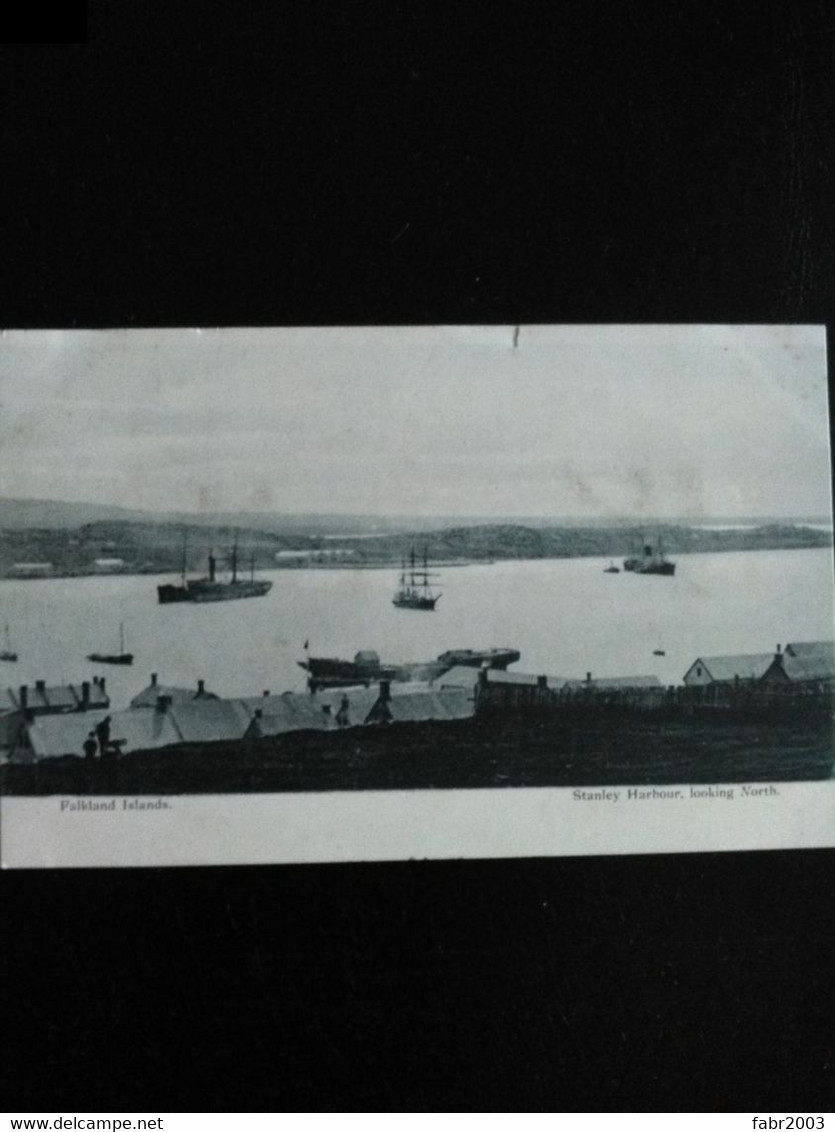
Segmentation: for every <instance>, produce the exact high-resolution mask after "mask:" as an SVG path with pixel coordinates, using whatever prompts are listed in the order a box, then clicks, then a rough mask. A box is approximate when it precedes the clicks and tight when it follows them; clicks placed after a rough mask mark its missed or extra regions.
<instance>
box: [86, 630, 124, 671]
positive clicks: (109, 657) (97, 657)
mask: <svg viewBox="0 0 835 1132" xmlns="http://www.w3.org/2000/svg"><path fill="white" fill-rule="evenodd" d="M87 659H88V660H93V661H95V662H96V664H133V653H132V652H125V626H124V623H122V624H120V625H119V651H118V652H91V653H88V654H87Z"/></svg>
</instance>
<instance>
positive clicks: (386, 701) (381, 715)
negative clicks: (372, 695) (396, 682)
mask: <svg viewBox="0 0 835 1132" xmlns="http://www.w3.org/2000/svg"><path fill="white" fill-rule="evenodd" d="M474 714H475V705H474V703H473V697H472V696H471V695H470V694H469V692H468V691H467V689H465V688H445V689H443V690H439V691H426V692H415V693H413V694H412V695H409V696H392V695H391V694H390V692H389V687H388V681H386V680H383V681H381V682H380V692H379V695H378V697H377V701H376V703H375V704H374V706H373V707H372V708H371V711H370V712H369V713H368V716H367V717H366V720H365V722H366V723H420V722H426V721H429V720H450V719H471V718H472V716H473V715H474Z"/></svg>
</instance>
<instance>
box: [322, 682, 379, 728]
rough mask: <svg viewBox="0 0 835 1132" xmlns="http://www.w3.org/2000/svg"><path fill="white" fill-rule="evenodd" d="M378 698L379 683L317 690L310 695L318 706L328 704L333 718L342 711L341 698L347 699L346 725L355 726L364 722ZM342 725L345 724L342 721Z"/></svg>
mask: <svg viewBox="0 0 835 1132" xmlns="http://www.w3.org/2000/svg"><path fill="white" fill-rule="evenodd" d="M379 698H380V686H379V684H372V686H371V687H370V688H332V689H329V690H328V691H326V692H317V693H316V695H315V696H311V697H310V699H311V700H313V701H314V703H318V704H319V705H320V707H321V705H322V704H330V708H331V715H332V716H333V717H334V718H336V716H337V715H338V714H339V713H340V712H341V711H342V703H343V700H344V699H347V700H348V708H347V714H348V723H347V725H348V726H349V727H357V726H359V724H361V723H365V721H366V719H367V718H368V713H369V712H370V711H371V709H372V708H373V707H374V705H375V704H376V702H377V700H378V699H379ZM342 726H343V727H344V726H345V723H344V722H343V723H342Z"/></svg>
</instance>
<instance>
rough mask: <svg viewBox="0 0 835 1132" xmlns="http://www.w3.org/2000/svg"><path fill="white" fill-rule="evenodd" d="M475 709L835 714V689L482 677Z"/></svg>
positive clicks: (824, 685)
mask: <svg viewBox="0 0 835 1132" xmlns="http://www.w3.org/2000/svg"><path fill="white" fill-rule="evenodd" d="M475 708H476V714H485V713H492V712H497V711H508V710H510V711H514V712H515V711H518V710H520V709H521V710H523V711H526V710H527V711H534V712H544V713H551V712H561V713H562V712H564V713H566V714H574V715H588V714H594V715H610V714H615V715H620V714H626V715H634V714H645V713H653V714H658V715H660V716H665V717H667V718H692V717H696V716H699V717H705V718H716V717H722V718H730V717H732V716H740V717H745V718H757V719H760V718H763V717H768V718H773V717H780V718H792V717H794V718H800V717H803V718H810V717H817V716H821V717H829V718H831V717H832V715H833V709H835V687H833V684H832V682H831V681H808V682H804V683H796V684H783V683H779V684H778V683H770V682H765V683H764V682H762V681H745V680H739V681H735V682H730V683H721V684H707V685H701V686H698V687H686V686H684V685H670V686H669V687H663V686H661V685H657V686H650V687H631V688H629V687H627V688H612V687H605V686H603V687H600V686H597V685H595V684H594V683H593V682H592V683H590V684H579V685H578V684H573V685H570V686H568V687H562V688H549V687H548V685H547V682H546V680H545V678H540V680H539V681H538V683H537V684H510V683H508V684H499V683H491V682H489V681H485V680H480V681H479V682H478V683H477V684H476V687H475Z"/></svg>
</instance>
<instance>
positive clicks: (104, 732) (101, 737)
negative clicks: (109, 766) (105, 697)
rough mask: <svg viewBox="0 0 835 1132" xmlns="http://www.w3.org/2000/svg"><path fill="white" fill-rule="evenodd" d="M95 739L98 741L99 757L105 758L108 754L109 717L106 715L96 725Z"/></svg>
mask: <svg viewBox="0 0 835 1132" xmlns="http://www.w3.org/2000/svg"><path fill="white" fill-rule="evenodd" d="M96 738H97V739H98V741H99V751H100V752H101V757H102V758H106V757H107V756H108V755H109V754H110V716H109V715H106V716H105V717H104V719H103V720H102V721H101V722H100V723H97V724H96Z"/></svg>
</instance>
